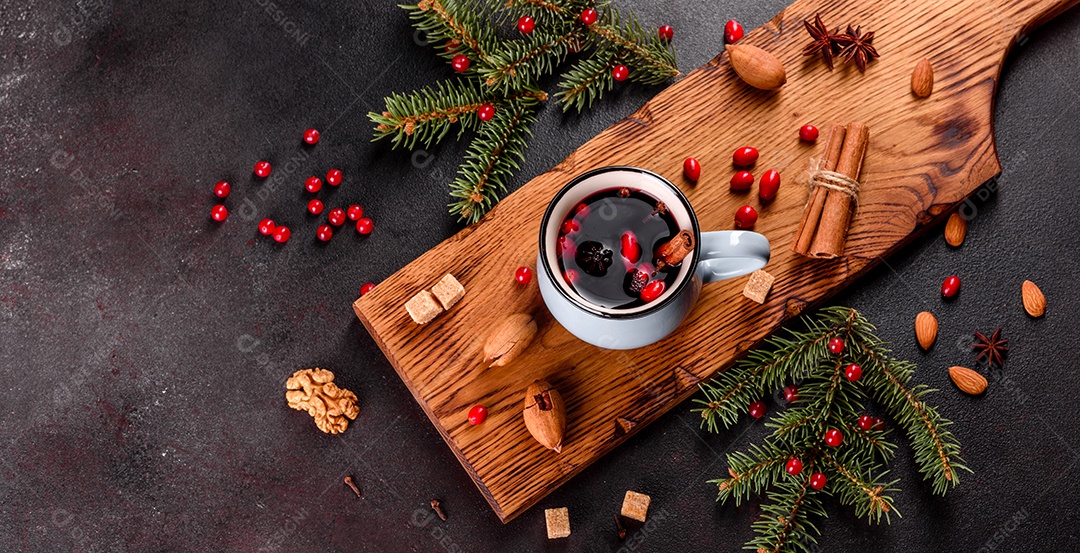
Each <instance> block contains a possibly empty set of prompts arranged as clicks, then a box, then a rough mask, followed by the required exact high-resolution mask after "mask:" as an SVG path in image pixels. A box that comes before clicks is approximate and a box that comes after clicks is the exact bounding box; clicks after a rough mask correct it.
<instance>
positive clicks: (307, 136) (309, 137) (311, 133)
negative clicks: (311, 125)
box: [304, 129, 319, 146]
mask: <svg viewBox="0 0 1080 553" xmlns="http://www.w3.org/2000/svg"><path fill="white" fill-rule="evenodd" d="M304 142H307V143H308V144H311V145H312V146H314V145H316V144H318V143H319V131H318V130H316V129H308V130H306V131H304Z"/></svg>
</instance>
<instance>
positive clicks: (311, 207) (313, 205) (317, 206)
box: [307, 198, 323, 215]
mask: <svg viewBox="0 0 1080 553" xmlns="http://www.w3.org/2000/svg"><path fill="white" fill-rule="evenodd" d="M307 210H308V213H310V214H312V215H318V214H320V213H322V210H323V203H322V200H320V199H318V198H312V199H311V200H309V201H308V203H307Z"/></svg>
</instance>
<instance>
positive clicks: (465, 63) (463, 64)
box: [450, 54, 469, 73]
mask: <svg viewBox="0 0 1080 553" xmlns="http://www.w3.org/2000/svg"><path fill="white" fill-rule="evenodd" d="M450 67H453V68H454V71H457V72H458V73H464V72H466V71H468V70H469V57H468V56H466V55H464V54H458V55H456V56H454V59H452V60H450Z"/></svg>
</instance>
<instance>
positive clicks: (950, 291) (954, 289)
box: [941, 275, 960, 298]
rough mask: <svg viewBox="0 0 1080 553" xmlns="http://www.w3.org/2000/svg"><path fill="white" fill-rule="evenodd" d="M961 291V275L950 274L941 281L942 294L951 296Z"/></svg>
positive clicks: (947, 296)
mask: <svg viewBox="0 0 1080 553" xmlns="http://www.w3.org/2000/svg"><path fill="white" fill-rule="evenodd" d="M959 293H960V277H958V276H956V275H950V276H948V277H946V278H945V282H942V283H941V295H942V296H945V297H946V298H951V297H953V296H955V295H957V294H959Z"/></svg>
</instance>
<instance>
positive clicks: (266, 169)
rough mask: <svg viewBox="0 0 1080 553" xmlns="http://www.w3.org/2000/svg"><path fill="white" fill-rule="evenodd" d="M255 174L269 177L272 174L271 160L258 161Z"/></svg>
mask: <svg viewBox="0 0 1080 553" xmlns="http://www.w3.org/2000/svg"><path fill="white" fill-rule="evenodd" d="M255 175H256V176H258V177H261V178H264V179H265V178H266V177H269V176H270V162H269V161H260V162H258V163H256V164H255Z"/></svg>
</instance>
